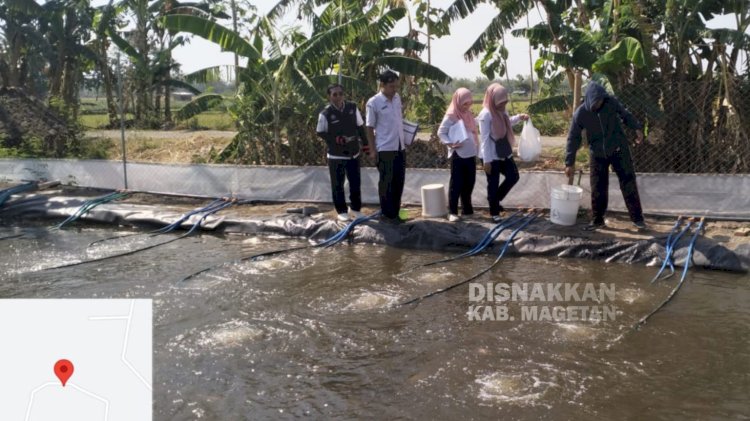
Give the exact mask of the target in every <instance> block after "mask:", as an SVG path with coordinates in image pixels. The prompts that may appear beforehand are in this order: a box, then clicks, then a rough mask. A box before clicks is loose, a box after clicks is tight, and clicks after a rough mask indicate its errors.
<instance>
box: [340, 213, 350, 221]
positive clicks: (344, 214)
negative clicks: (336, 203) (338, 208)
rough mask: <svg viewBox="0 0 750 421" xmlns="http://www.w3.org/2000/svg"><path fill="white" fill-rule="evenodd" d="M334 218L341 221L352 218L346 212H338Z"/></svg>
mask: <svg viewBox="0 0 750 421" xmlns="http://www.w3.org/2000/svg"><path fill="white" fill-rule="evenodd" d="M336 219H338V220H339V221H341V222H349V221H351V220H352V218H349V214H348V213H340V214H338V215H337V216H336Z"/></svg>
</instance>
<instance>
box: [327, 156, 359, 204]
mask: <svg viewBox="0 0 750 421" xmlns="http://www.w3.org/2000/svg"><path fill="white" fill-rule="evenodd" d="M328 170H329V172H330V173H331V192H332V193H333V206H335V207H336V212H337V213H346V212H347V208H346V198H345V196H344V178H348V179H349V201H350V202H351V204H352V210H355V211H359V210H360V209H362V191H361V188H360V186H361V179H360V174H359V158H354V159H329V160H328Z"/></svg>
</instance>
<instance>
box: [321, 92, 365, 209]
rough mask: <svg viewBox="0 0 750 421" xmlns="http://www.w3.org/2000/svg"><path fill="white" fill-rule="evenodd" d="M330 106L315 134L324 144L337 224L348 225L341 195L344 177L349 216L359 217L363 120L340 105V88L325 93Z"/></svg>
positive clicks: (351, 105) (353, 106)
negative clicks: (349, 204)
mask: <svg viewBox="0 0 750 421" xmlns="http://www.w3.org/2000/svg"><path fill="white" fill-rule="evenodd" d="M327 94H328V100H329V101H330V103H329V104H328V105H327V106H326V107H325V108H324V109H323V111H322V112H321V113H320V115H319V116H318V126H317V128H316V130H315V131H316V132H317V133H318V136H320V138H321V139H323V140H324V141H325V142H326V148H327V157H328V169H329V172H330V174H331V192H332V195H333V205H334V206H335V207H336V213H338V220H339V221H343V222H346V221H349V220H350V218H349V213H348V212H347V207H346V197H345V195H344V177H346V178H347V179H349V201H350V202H351V212H352V214H353V215H354V216H355V217H357V218H359V217H361V216H363V215H362V213H361V212H360V210H361V209H362V192H361V190H360V185H361V181H360V180H361V178H360V170H359V151H360V147H359V142H360V141H362V149H363V150H364V151H367V149H368V146H367V139H366V138H365V131H364V128H363V126H364V124H365V122H364V120H362V115H361V114H360V113H359V110H358V109H357V105H356V104H355V103H353V102H349V101H344V87H343V86H341V85H339V84H333V85H330V86H329V87H328V90H327Z"/></svg>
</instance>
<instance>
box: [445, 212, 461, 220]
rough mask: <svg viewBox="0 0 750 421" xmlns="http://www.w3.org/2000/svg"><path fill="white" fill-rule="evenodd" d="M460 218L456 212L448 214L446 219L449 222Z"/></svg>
mask: <svg viewBox="0 0 750 421" xmlns="http://www.w3.org/2000/svg"><path fill="white" fill-rule="evenodd" d="M460 220H461V218H460V217H459V216H458V215H456V214H453V213H452V214H450V215H448V221H449V222H458V221H460Z"/></svg>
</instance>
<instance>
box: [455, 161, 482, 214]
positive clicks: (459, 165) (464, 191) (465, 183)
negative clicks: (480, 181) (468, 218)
mask: <svg viewBox="0 0 750 421" xmlns="http://www.w3.org/2000/svg"><path fill="white" fill-rule="evenodd" d="M476 180H477V162H476V159H474V157H473V156H472V157H471V158H461V157H460V156H458V154H457V153H456V152H453V156H451V181H450V184H449V185H448V209H450V212H451V213H452V214H453V215H458V199H459V198H460V199H461V209H462V210H463V214H464V215H471V214H473V213H474V208H473V207H472V206H471V193H472V192H473V191H474V183H476Z"/></svg>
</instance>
